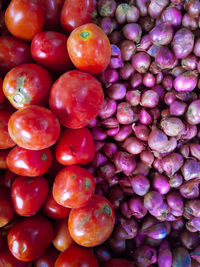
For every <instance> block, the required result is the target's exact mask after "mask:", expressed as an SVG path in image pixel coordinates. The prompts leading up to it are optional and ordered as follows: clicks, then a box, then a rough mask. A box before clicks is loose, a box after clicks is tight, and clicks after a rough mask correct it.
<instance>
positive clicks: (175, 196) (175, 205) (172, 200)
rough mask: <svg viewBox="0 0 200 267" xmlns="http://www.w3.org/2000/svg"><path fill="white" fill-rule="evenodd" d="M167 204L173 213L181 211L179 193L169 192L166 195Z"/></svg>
mask: <svg viewBox="0 0 200 267" xmlns="http://www.w3.org/2000/svg"><path fill="white" fill-rule="evenodd" d="M166 200H167V204H168V205H169V207H170V208H171V209H173V210H175V211H183V205H184V203H183V198H182V196H181V195H180V193H178V192H176V191H171V192H169V193H168V194H167V197H166Z"/></svg>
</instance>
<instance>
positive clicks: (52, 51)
mask: <svg viewBox="0 0 200 267" xmlns="http://www.w3.org/2000/svg"><path fill="white" fill-rule="evenodd" d="M66 43H67V36H65V35H64V34H62V33H59V32H54V31H45V32H39V33H37V34H36V35H35V37H34V38H33V40H32V42H31V54H32V57H33V59H34V60H35V61H36V62H37V63H38V64H40V65H41V66H43V67H45V68H46V69H48V70H50V71H56V72H64V71H66V70H68V69H70V68H72V62H71V60H70V58H69V55H68V51H67V47H66Z"/></svg>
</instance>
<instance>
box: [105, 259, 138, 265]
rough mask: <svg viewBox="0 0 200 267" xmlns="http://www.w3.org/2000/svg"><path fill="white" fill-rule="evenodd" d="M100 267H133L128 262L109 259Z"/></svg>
mask: <svg viewBox="0 0 200 267" xmlns="http://www.w3.org/2000/svg"><path fill="white" fill-rule="evenodd" d="M102 267H134V266H133V265H132V264H131V263H130V262H129V261H127V260H124V259H118V258H116V259H111V260H109V261H107V262H106V263H104V264H103V266H102Z"/></svg>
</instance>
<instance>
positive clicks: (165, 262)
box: [158, 249, 172, 267]
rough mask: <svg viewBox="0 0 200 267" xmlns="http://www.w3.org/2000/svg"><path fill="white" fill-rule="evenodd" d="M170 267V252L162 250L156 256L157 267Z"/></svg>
mask: <svg viewBox="0 0 200 267" xmlns="http://www.w3.org/2000/svg"><path fill="white" fill-rule="evenodd" d="M171 266H172V252H171V251H170V250H169V249H164V250H162V251H160V252H159V254H158V267H171Z"/></svg>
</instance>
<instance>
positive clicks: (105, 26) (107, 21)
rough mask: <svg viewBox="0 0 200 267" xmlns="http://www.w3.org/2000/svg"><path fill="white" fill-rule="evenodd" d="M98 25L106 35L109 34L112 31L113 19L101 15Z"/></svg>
mask: <svg viewBox="0 0 200 267" xmlns="http://www.w3.org/2000/svg"><path fill="white" fill-rule="evenodd" d="M99 26H100V27H101V29H102V30H103V31H104V32H105V34H106V35H110V34H111V33H112V31H113V20H112V19H111V18H110V17H103V18H102V19H101V20H100V23H99Z"/></svg>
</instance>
